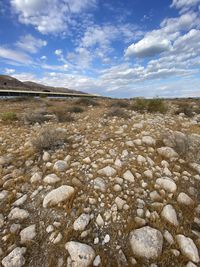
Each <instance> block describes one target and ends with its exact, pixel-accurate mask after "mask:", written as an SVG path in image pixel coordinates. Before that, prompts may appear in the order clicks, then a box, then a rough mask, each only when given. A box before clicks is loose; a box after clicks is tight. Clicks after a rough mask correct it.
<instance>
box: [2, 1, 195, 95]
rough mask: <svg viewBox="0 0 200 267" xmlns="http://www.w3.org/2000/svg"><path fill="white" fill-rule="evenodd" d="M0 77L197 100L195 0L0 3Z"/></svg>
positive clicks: (102, 91)
mask: <svg viewBox="0 0 200 267" xmlns="http://www.w3.org/2000/svg"><path fill="white" fill-rule="evenodd" d="M0 73H1V74H6V75H11V76H13V77H16V78H18V79H19V80H21V81H27V80H29V81H30V80H31V81H35V82H39V83H42V84H45V85H51V86H57V87H66V88H70V89H77V90H81V91H84V92H88V93H95V94H99V95H104V96H110V97H118V98H130V97H147V98H148V97H190V96H195V97H200V0H151V1H150V0H0Z"/></svg>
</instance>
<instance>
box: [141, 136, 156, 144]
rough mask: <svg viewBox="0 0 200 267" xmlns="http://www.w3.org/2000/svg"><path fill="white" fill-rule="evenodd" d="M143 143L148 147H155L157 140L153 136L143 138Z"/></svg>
mask: <svg viewBox="0 0 200 267" xmlns="http://www.w3.org/2000/svg"><path fill="white" fill-rule="evenodd" d="M142 143H143V144H144V145H147V146H155V144H156V140H155V139H154V138H152V137H151V136H143V137H142Z"/></svg>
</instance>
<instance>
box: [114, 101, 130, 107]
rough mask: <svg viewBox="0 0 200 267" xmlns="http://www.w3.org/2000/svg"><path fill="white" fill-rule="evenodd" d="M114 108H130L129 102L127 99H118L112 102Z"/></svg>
mask: <svg viewBox="0 0 200 267" xmlns="http://www.w3.org/2000/svg"><path fill="white" fill-rule="evenodd" d="M111 107H113V108H128V107H129V103H128V102H127V101H126V100H117V101H114V102H113V103H112V104H111Z"/></svg>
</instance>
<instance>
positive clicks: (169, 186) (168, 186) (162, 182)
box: [156, 177, 177, 193]
mask: <svg viewBox="0 0 200 267" xmlns="http://www.w3.org/2000/svg"><path fill="white" fill-rule="evenodd" d="M156 184H158V185H159V186H160V187H161V188H162V189H164V190H166V191H167V192H170V193H174V192H176V189H177V186H176V184H175V182H174V181H173V180H172V179H170V178H168V177H163V178H158V179H157V180H156Z"/></svg>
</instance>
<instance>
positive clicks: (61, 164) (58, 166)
mask: <svg viewBox="0 0 200 267" xmlns="http://www.w3.org/2000/svg"><path fill="white" fill-rule="evenodd" d="M67 167H68V164H67V162H66V161H65V160H58V161H56V162H55V164H54V166H53V169H54V170H56V171H58V172H64V171H65V170H66V169H67Z"/></svg>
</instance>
